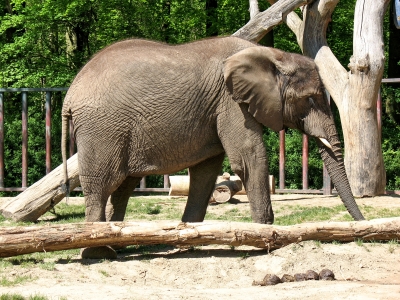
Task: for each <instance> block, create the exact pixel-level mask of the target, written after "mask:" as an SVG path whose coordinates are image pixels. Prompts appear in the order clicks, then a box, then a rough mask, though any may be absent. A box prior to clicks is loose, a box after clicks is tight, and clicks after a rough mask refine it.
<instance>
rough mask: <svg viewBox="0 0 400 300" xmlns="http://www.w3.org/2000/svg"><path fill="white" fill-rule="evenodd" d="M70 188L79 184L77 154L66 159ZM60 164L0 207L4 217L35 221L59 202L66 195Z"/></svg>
mask: <svg viewBox="0 0 400 300" xmlns="http://www.w3.org/2000/svg"><path fill="white" fill-rule="evenodd" d="M67 162H68V178H69V180H70V190H71V191H72V190H73V189H74V188H76V187H77V186H79V172H78V154H75V155H74V156H72V157H71V158H70V159H68V161H67ZM62 167H63V166H62V165H60V166H58V167H57V168H56V169H54V170H53V171H51V172H50V173H49V174H47V175H46V176H45V177H43V178H42V179H40V180H39V181H37V182H36V183H35V184H33V185H31V186H30V187H28V188H27V189H26V190H25V191H23V192H22V193H21V194H19V195H18V196H17V197H15V198H12V199H10V200H9V201H7V202H6V203H4V204H3V205H2V206H1V207H0V212H1V213H2V214H3V216H4V217H6V218H10V219H12V220H14V221H36V220H37V219H38V218H39V217H40V216H41V215H43V214H44V213H45V212H47V211H48V210H50V209H51V208H52V207H54V205H56V204H57V203H58V202H60V201H61V200H62V199H63V198H64V197H65V196H66V195H65V191H63V190H62V189H61V183H62V182H63V181H64V175H63V169H62Z"/></svg>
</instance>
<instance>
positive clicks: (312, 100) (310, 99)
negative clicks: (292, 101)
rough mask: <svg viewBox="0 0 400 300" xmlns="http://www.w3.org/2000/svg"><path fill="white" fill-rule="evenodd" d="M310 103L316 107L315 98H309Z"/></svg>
mask: <svg viewBox="0 0 400 300" xmlns="http://www.w3.org/2000/svg"><path fill="white" fill-rule="evenodd" d="M308 101H309V102H310V104H311V106H315V102H314V99H313V98H311V97H309V98H308Z"/></svg>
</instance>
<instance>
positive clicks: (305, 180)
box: [302, 134, 308, 190]
mask: <svg viewBox="0 0 400 300" xmlns="http://www.w3.org/2000/svg"><path fill="white" fill-rule="evenodd" d="M302 165H303V190H308V136H307V135H306V134H303V159H302Z"/></svg>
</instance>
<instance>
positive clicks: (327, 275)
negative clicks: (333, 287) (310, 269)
mask: <svg viewBox="0 0 400 300" xmlns="http://www.w3.org/2000/svg"><path fill="white" fill-rule="evenodd" d="M319 279H320V280H335V274H333V272H332V271H331V270H329V269H323V270H322V271H321V272H319Z"/></svg>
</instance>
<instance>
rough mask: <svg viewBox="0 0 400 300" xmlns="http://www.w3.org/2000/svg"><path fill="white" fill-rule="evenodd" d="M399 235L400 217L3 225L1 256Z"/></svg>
mask: <svg viewBox="0 0 400 300" xmlns="http://www.w3.org/2000/svg"><path fill="white" fill-rule="evenodd" d="M355 239H362V240H364V241H375V242H378V241H389V240H399V239H400V217H398V218H388V219H375V220H371V221H359V222H355V221H352V222H318V223H303V224H298V225H292V226H275V225H264V224H255V223H239V222H218V221H207V222H203V223H181V222H179V221H152V222H110V223H107V222H98V223H75V224H57V225H50V224H47V225H43V226H28V227H0V257H9V256H15V255H20V254H26V253H33V252H46V251H57V250H66V249H74V248H82V247H93V246H104V245H120V246H126V245H153V244H168V245H179V246H182V245H184V246H193V245H209V244H224V245H231V246H240V245H249V246H254V247H258V248H264V249H269V250H274V249H278V248H281V247H283V246H286V245H289V244H291V243H298V242H301V241H307V240H318V241H324V242H330V241H341V242H351V241H354V240H355Z"/></svg>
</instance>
